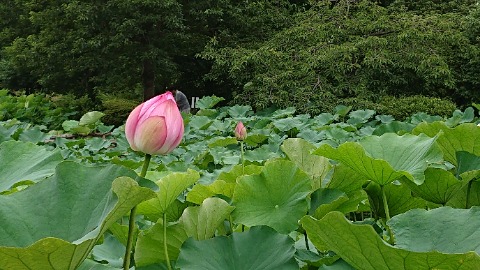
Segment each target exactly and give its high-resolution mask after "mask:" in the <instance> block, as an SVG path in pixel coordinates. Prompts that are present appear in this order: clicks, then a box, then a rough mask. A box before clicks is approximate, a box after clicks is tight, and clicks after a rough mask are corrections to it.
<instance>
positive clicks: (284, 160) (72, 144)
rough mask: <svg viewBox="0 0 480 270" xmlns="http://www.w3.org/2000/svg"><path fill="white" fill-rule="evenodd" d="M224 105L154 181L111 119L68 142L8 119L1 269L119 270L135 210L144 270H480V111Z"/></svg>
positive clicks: (0, 200)
mask: <svg viewBox="0 0 480 270" xmlns="http://www.w3.org/2000/svg"><path fill="white" fill-rule="evenodd" d="M416 98H417V99H418V100H419V101H421V100H422V98H420V97H416ZM219 101H221V98H216V97H207V98H205V99H202V100H200V101H199V103H200V105H201V107H202V108H201V110H199V111H198V112H197V114H195V115H185V116H184V117H185V118H184V120H185V133H184V136H183V140H182V143H181V144H180V145H179V146H178V147H177V148H176V149H175V150H174V151H173V152H171V153H169V154H168V155H162V156H154V157H152V160H151V162H150V166H149V167H148V170H147V173H146V176H145V178H142V177H139V176H138V173H139V170H140V169H141V167H142V163H143V162H142V161H143V159H144V156H143V155H142V154H141V153H139V152H134V151H132V150H131V149H130V147H129V144H128V143H127V142H126V138H125V134H124V131H123V127H118V128H114V129H113V130H112V127H106V126H104V125H103V124H102V123H101V119H102V117H103V116H104V115H103V114H102V113H100V112H88V113H86V114H84V115H83V116H82V117H81V118H80V120H79V121H74V120H68V121H65V122H63V124H62V127H63V128H64V129H65V130H64V131H65V132H68V133H67V134H61V132H59V131H47V130H45V129H44V127H42V126H36V125H32V124H30V123H28V122H20V121H18V120H8V121H0V165H1V166H0V214H1V216H2V217H3V223H2V230H0V268H6V269H10V268H11V269H59V270H60V269H61V270H63V269H80V270H82V269H120V267H121V265H122V259H121V258H122V256H123V254H124V252H125V244H126V236H127V226H126V220H127V218H128V211H129V210H130V209H131V208H132V207H134V206H137V210H136V213H137V215H136V226H135V227H136V228H137V229H136V230H135V235H136V237H135V238H136V241H135V244H134V245H135V248H134V249H135V253H134V255H133V259H132V266H133V265H134V266H135V268H136V269H167V268H166V260H169V261H171V264H172V265H173V267H172V268H171V269H192V270H194V269H198V267H199V266H201V267H203V268H204V269H209V270H210V269H211V270H218V269H246V268H248V269H258V270H269V269H271V270H274V269H292V270H308V269H328V268H333V269H336V268H339V269H361V270H363V269H365V270H378V269H422V270H423V269H425V270H427V269H432V266H434V267H435V268H438V269H458V270H460V269H478V268H479V267H480V256H479V252H480V249H479V247H478V242H479V241H480V237H479V236H478V234H476V232H477V231H478V226H479V225H480V215H479V213H480V207H479V206H480V196H479V194H480V185H479V179H480V167H479V162H478V160H479V159H480V148H479V147H478V137H480V128H479V127H478V126H477V124H478V122H479V121H480V119H479V118H478V117H476V116H475V114H474V111H473V109H471V108H468V109H466V110H465V111H463V112H462V111H459V110H456V111H455V112H454V113H453V115H451V116H450V115H449V116H448V117H441V116H430V115H427V114H425V113H421V114H415V115H411V116H410V117H409V118H408V119H406V120H405V121H396V120H395V119H394V118H393V117H391V116H388V115H380V114H376V113H375V111H372V110H351V108H349V107H346V106H338V107H336V109H335V111H333V112H332V113H322V114H319V115H312V116H311V115H307V114H296V110H295V109H294V108H287V109H278V110H268V111H263V112H261V113H254V112H253V110H252V108H251V107H250V106H239V105H235V106H229V107H220V108H213V106H215V104H218V102H219ZM239 120H241V121H242V122H243V123H244V124H245V126H246V127H247V133H248V136H247V137H246V138H245V140H244V141H242V143H239V142H238V141H237V140H236V139H235V137H234V128H235V126H236V124H237V123H238V121H239ZM72 133H74V134H72ZM242 147H243V148H242ZM346 217H350V220H349V219H347V218H346ZM12 235H14V236H15V237H12ZM167 255H168V256H167ZM205 258H215V259H214V260H206V259H205Z"/></svg>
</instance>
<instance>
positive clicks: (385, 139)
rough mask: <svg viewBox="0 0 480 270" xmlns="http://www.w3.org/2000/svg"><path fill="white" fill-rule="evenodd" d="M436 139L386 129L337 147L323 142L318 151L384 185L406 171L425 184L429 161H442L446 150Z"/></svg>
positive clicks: (411, 177) (405, 173)
mask: <svg viewBox="0 0 480 270" xmlns="http://www.w3.org/2000/svg"><path fill="white" fill-rule="evenodd" d="M435 139H436V138H435V137H434V138H429V137H427V136H414V135H410V134H405V135H403V136H398V135H397V134H393V133H386V134H384V135H382V136H369V137H366V138H364V139H363V140H361V141H360V142H359V143H355V142H348V143H344V144H342V145H340V146H339V147H338V148H337V149H334V148H332V147H330V146H327V145H323V146H321V147H320V148H318V149H317V150H316V151H315V154H318V155H323V156H326V157H328V158H332V159H336V160H339V161H341V162H342V163H344V164H345V165H347V166H349V167H350V168H352V169H354V170H356V171H358V172H360V173H361V174H363V175H365V176H367V177H368V178H369V179H371V180H372V181H375V182H376V183H378V184H380V185H385V184H388V183H390V182H392V181H394V180H396V179H398V178H400V176H402V175H404V176H406V177H407V178H408V179H410V180H412V181H414V182H415V183H417V184H421V183H423V181H424V175H423V172H424V171H425V170H426V169H427V166H428V164H429V163H435V162H441V161H442V152H441V150H440V148H438V146H437V145H436V144H435Z"/></svg>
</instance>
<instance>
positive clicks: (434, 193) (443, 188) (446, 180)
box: [400, 168, 462, 205]
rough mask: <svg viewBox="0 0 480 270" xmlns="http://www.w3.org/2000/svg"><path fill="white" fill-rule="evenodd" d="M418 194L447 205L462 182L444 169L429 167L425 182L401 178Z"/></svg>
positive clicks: (403, 182) (430, 200)
mask: <svg viewBox="0 0 480 270" xmlns="http://www.w3.org/2000/svg"><path fill="white" fill-rule="evenodd" d="M400 180H401V182H402V184H405V185H407V186H408V187H409V188H410V189H411V190H412V191H413V192H414V193H415V195H417V196H420V197H421V198H423V199H424V200H427V201H429V202H433V203H437V204H442V205H445V204H446V203H447V202H448V201H449V200H450V199H451V198H452V197H453V196H454V195H455V193H456V192H457V191H458V190H459V189H460V188H461V187H462V183H461V182H460V181H459V180H458V179H457V178H456V177H455V176H454V175H453V174H452V173H451V172H448V171H445V170H443V169H437V168H428V169H427V170H426V171H425V182H423V184H421V185H417V184H415V183H413V182H412V181H409V180H406V181H403V179H400Z"/></svg>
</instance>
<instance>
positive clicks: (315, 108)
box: [0, 0, 480, 113]
mask: <svg viewBox="0 0 480 270" xmlns="http://www.w3.org/2000/svg"><path fill="white" fill-rule="evenodd" d="M479 14H480V6H479V5H478V1H475V0H462V1H460V0H448V1H437V0H430V1H414V0H383V1H374V0H359V1H350V0H349V1H346V0H345V1H344V0H338V1H331V0H321V1H306V0H282V1H276V0H275V1H274V0H262V1H243V0H242V1H233V0H221V1H186V0H168V1H158V0H148V1H135V0H128V1H117V0H101V1H66V0H60V1H31V0H28V1H24V0H12V1H7V2H2V3H0V15H2V18H3V19H2V21H0V87H2V88H6V89H12V90H20V89H21V90H25V91H26V92H27V94H29V93H32V92H37V91H41V92H55V93H74V94H75V95H77V96H85V95H87V96H88V97H89V98H90V99H91V100H92V102H93V103H95V104H97V105H100V104H101V101H102V99H99V97H100V96H101V95H102V94H113V95H115V96H117V97H125V98H127V99H128V98H130V97H131V96H132V95H133V96H136V97H138V99H141V97H150V96H152V95H154V94H155V93H161V92H163V90H164V89H165V86H167V85H169V84H172V83H173V84H177V85H179V86H180V88H181V89H182V91H183V92H185V93H186V94H187V96H189V97H191V96H206V95H212V94H215V95H217V96H222V97H225V98H226V99H227V100H229V101H233V102H234V103H236V104H248V105H251V106H253V107H254V108H255V109H257V110H258V109H263V108H266V107H270V106H277V107H281V108H285V107H288V106H295V107H296V108H297V109H298V110H299V111H301V112H310V113H319V112H324V111H331V110H332V109H333V108H334V107H335V105H337V104H339V103H344V99H346V100H345V102H348V100H351V99H356V100H358V102H359V103H360V102H371V103H378V102H379V101H380V100H381V99H382V97H383V96H395V97H403V96H410V95H424V96H433V97H438V98H448V99H450V100H453V101H454V102H455V103H456V104H457V105H459V106H469V105H470V104H471V102H476V96H477V95H476V89H478V87H479V86H480V79H479V76H478V75H477V71H478V70H479V69H480V60H479V59H480V42H479V30H478V29H479V27H478V26H479V24H480V15H479Z"/></svg>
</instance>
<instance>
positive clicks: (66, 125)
mask: <svg viewBox="0 0 480 270" xmlns="http://www.w3.org/2000/svg"><path fill="white" fill-rule="evenodd" d="M78 123H79V122H78V121H77V120H65V121H63V123H62V128H63V130H65V131H67V132H69V131H70V130H72V129H73V128H76V127H78Z"/></svg>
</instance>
